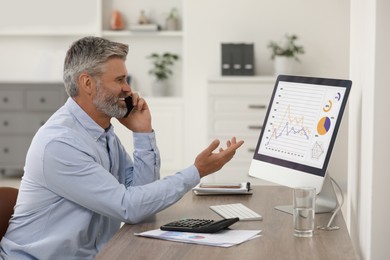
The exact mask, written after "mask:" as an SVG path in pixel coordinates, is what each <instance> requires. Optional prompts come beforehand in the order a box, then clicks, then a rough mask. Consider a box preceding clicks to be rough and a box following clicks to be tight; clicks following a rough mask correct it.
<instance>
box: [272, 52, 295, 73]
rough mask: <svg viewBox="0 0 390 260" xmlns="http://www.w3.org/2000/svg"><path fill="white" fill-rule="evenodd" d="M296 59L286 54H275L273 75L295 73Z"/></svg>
mask: <svg viewBox="0 0 390 260" xmlns="http://www.w3.org/2000/svg"><path fill="white" fill-rule="evenodd" d="M296 63H297V61H296V60H295V59H294V58H290V57H286V56H275V60H274V71H275V75H276V76H277V75H279V74H287V75H292V74H294V73H295V67H296Z"/></svg>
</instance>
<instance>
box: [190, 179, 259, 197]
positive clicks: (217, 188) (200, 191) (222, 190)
mask: <svg viewBox="0 0 390 260" xmlns="http://www.w3.org/2000/svg"><path fill="white" fill-rule="evenodd" d="M192 190H193V192H194V193H195V194H196V195H223V194H252V191H251V189H250V183H249V182H242V183H238V185H232V184H218V183H215V184H213V183H207V184H206V185H205V183H200V184H198V185H196V186H195V187H194V188H193V189H192Z"/></svg>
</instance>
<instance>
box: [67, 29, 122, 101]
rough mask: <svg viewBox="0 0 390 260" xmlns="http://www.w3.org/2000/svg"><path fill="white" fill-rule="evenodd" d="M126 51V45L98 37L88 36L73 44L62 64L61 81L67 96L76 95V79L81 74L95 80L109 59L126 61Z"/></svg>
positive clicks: (77, 91)
mask: <svg viewBox="0 0 390 260" xmlns="http://www.w3.org/2000/svg"><path fill="white" fill-rule="evenodd" d="M128 50H129V46H128V45H127V44H123V43H117V42H112V41H109V40H107V39H104V38H100V37H93V36H88V37H84V38H82V39H80V40H78V41H76V42H74V43H73V44H72V45H71V46H70V48H69V50H68V51H67V53H66V57H65V62H64V75H63V79H64V84H65V90H66V92H67V93H68V95H69V96H70V97H75V96H77V95H78V93H79V90H78V78H79V76H80V75H81V73H88V74H90V75H91V76H92V77H94V78H96V77H98V76H99V75H100V74H101V73H102V70H103V66H104V64H105V63H106V62H107V61H108V60H109V59H110V58H112V57H118V58H120V59H122V60H126V56H127V53H128Z"/></svg>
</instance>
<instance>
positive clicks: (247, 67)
mask: <svg viewBox="0 0 390 260" xmlns="http://www.w3.org/2000/svg"><path fill="white" fill-rule="evenodd" d="M242 51H243V55H242V56H243V65H242V75H255V62H254V45H253V43H252V44H243V45H242Z"/></svg>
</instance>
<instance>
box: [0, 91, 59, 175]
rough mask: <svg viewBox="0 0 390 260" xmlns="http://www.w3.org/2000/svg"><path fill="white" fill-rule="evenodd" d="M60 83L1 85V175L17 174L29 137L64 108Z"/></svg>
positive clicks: (20, 169)
mask: <svg viewBox="0 0 390 260" xmlns="http://www.w3.org/2000/svg"><path fill="white" fill-rule="evenodd" d="M65 100H66V94H65V90H64V86H63V84H61V83H39V84H38V83H35V84H29V83H0V173H3V174H14V173H20V172H21V171H22V169H23V167H24V160H25V157H26V153H27V149H28V147H29V146H30V143H31V140H32V137H33V136H34V134H35V132H36V131H37V130H38V128H39V127H41V126H42V125H43V124H44V123H45V122H46V120H47V119H48V118H49V117H50V116H51V115H52V113H53V112H54V111H56V110H57V109H58V108H59V107H60V106H62V105H63V104H64V102H65Z"/></svg>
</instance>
